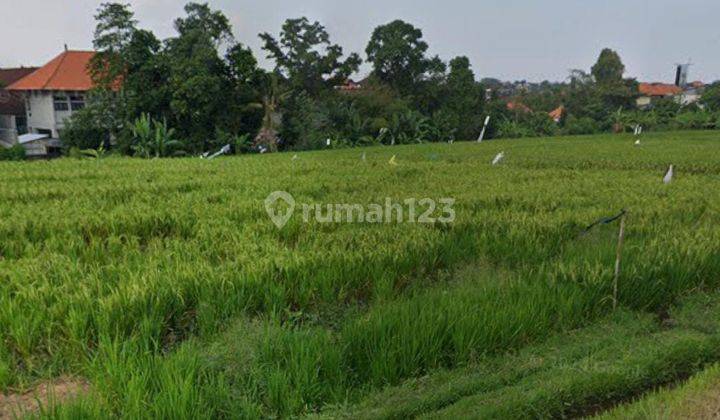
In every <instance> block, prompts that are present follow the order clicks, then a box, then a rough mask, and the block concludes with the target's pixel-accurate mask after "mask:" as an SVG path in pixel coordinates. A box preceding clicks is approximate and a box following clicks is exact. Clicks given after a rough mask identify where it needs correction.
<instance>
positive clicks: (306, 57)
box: [259, 17, 362, 95]
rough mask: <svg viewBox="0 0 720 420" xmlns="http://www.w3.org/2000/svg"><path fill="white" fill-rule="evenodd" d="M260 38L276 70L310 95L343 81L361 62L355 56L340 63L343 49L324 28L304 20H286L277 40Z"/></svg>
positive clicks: (303, 18)
mask: <svg viewBox="0 0 720 420" xmlns="http://www.w3.org/2000/svg"><path fill="white" fill-rule="evenodd" d="M259 36H260V39H261V40H262V41H263V42H264V45H263V49H264V50H265V51H267V53H268V58H271V59H273V60H274V61H275V70H276V71H277V72H279V73H280V74H282V75H283V76H285V77H286V78H287V79H288V80H289V81H290V84H291V85H292V86H293V87H294V88H296V89H303V90H305V91H306V92H308V93H309V94H311V95H317V94H318V93H319V92H321V91H322V90H323V89H324V88H327V87H330V86H332V85H336V84H339V83H342V82H344V81H345V80H346V79H347V78H348V77H349V76H350V75H351V74H353V73H354V72H356V71H357V69H358V67H359V66H360V64H361V63H362V60H361V59H360V56H358V55H357V54H355V53H353V54H350V55H349V56H348V57H347V58H346V59H344V60H343V55H344V54H343V49H342V47H340V46H339V45H337V44H333V43H331V42H330V35H329V34H328V33H327V31H326V30H325V27H324V26H323V25H321V24H320V23H319V22H313V23H310V21H309V20H308V19H307V18H306V17H302V18H299V19H288V20H287V21H285V23H284V24H283V26H282V30H281V32H280V40H279V41H278V40H277V39H275V38H274V37H273V36H272V35H270V34H268V33H262V34H260V35H259Z"/></svg>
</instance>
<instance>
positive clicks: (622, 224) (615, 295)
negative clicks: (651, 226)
mask: <svg viewBox="0 0 720 420" xmlns="http://www.w3.org/2000/svg"><path fill="white" fill-rule="evenodd" d="M626 217H627V214H623V215H622V217H621V218H620V234H619V235H618V245H617V254H616V255H615V280H614V281H613V310H615V309H617V305H618V283H619V281H620V263H621V261H622V249H623V243H624V242H625V218H626Z"/></svg>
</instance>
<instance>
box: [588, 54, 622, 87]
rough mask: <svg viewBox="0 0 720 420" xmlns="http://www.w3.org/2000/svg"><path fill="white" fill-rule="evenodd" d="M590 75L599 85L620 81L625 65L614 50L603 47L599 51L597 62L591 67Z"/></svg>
mask: <svg viewBox="0 0 720 420" xmlns="http://www.w3.org/2000/svg"><path fill="white" fill-rule="evenodd" d="M591 72H592V75H593V77H594V78H595V81H596V82H597V83H598V84H599V85H605V86H608V85H614V84H618V83H622V80H623V74H624V73H625V65H624V64H623V62H622V60H621V59H620V56H619V55H618V53H616V52H615V51H613V50H611V49H609V48H605V49H604V50H602V52H601V53H600V57H598V60H597V63H595V65H594V66H593V67H592V70H591Z"/></svg>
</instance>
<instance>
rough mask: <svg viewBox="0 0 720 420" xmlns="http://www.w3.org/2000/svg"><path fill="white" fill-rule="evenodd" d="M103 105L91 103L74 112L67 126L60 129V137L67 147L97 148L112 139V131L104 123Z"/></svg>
mask: <svg viewBox="0 0 720 420" xmlns="http://www.w3.org/2000/svg"><path fill="white" fill-rule="evenodd" d="M102 113H103V107H102V106H95V105H93V104H92V103H89V104H87V105H86V106H85V108H83V109H81V110H79V111H76V112H75V113H73V116H72V118H71V119H70V120H68V121H67V122H66V123H65V128H63V130H61V131H60V139H61V140H62V142H63V146H64V147H65V148H67V149H71V148H77V149H81V150H84V149H97V148H99V147H100V146H101V145H103V144H107V143H108V142H109V141H110V133H109V132H108V130H107V129H106V127H104V126H103V125H102V121H103V120H104V118H103V114H102Z"/></svg>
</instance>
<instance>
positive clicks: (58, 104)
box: [53, 95, 70, 111]
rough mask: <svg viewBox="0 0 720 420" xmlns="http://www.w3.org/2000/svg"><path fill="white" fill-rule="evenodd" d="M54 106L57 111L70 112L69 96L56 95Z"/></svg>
mask: <svg viewBox="0 0 720 420" xmlns="http://www.w3.org/2000/svg"><path fill="white" fill-rule="evenodd" d="M53 106H54V107H55V111H69V110H70V105H68V99H67V96H61V95H55V96H53Z"/></svg>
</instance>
